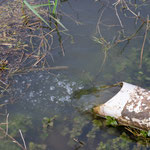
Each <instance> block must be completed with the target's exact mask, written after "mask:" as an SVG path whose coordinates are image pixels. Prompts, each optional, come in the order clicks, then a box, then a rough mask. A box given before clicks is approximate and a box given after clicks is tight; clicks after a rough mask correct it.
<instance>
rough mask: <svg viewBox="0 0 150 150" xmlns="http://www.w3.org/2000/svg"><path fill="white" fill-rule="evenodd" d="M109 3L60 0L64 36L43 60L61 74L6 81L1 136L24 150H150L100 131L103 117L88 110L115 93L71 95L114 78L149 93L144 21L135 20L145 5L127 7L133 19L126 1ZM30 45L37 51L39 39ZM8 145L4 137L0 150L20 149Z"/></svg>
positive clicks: (115, 131) (125, 136) (122, 134)
mask: <svg viewBox="0 0 150 150" xmlns="http://www.w3.org/2000/svg"><path fill="white" fill-rule="evenodd" d="M115 2H116V0H113V1H111V0H95V1H94V0H70V1H67V0H64V1H61V2H60V6H59V7H60V8H59V9H58V10H59V13H62V14H63V16H62V17H61V18H60V21H61V23H62V24H63V25H64V26H65V27H66V28H67V29H68V31H66V32H60V33H59V34H58V33H55V34H54V35H53V36H54V39H53V40H54V41H53V45H52V49H51V54H52V56H48V57H47V62H48V63H49V64H50V66H51V67H55V66H67V69H58V70H48V71H31V72H28V73H20V74H15V75H14V76H12V77H11V78H10V80H11V91H10V93H11V94H10V95H9V96H6V97H4V98H2V99H3V101H5V103H7V102H8V101H11V102H12V103H13V104H8V105H6V106H5V107H4V108H3V109H2V112H3V113H4V112H5V113H7V119H8V122H9V125H8V133H9V134H10V135H11V136H12V137H14V138H15V139H16V141H18V142H19V143H20V144H21V145H23V147H24V141H25V145H26V146H27V149H30V150H105V149H106V150H107V149H108V150H109V149H110V150H113V149H114V150H117V149H118V150H121V149H122V150H124V149H125V150H126V149H149V147H148V146H147V145H145V143H144V142H143V141H141V140H139V141H138V140H137V139H136V138H134V137H133V135H131V133H129V132H128V131H127V130H125V129H124V128H123V127H117V128H115V127H111V126H106V121H105V120H104V119H102V118H99V119H96V118H94V116H93V115H92V114H91V109H92V107H93V106H95V105H98V104H101V103H104V102H106V101H107V100H109V99H110V98H111V97H112V96H113V95H115V94H116V92H117V91H118V90H119V89H118V88H109V89H106V90H102V91H100V92H91V93H90V92H89V93H88V94H87V93H86V94H84V93H80V92H79V93H78V94H79V95H77V96H76V97H74V96H73V95H74V93H75V92H76V91H80V90H81V89H90V88H93V87H101V86H105V85H106V86H107V85H108V86H109V85H113V84H115V83H117V82H121V81H125V82H129V83H132V84H135V85H139V86H142V87H143V88H147V89H149V88H150V77H149V73H150V70H149V65H150V59H149V42H150V41H149V33H148V32H147V31H148V29H147V30H146V23H145V24H144V23H143V22H142V20H143V18H144V19H145V20H146V19H147V18H148V17H147V15H148V13H149V8H150V4H149V3H148V2H147V1H142V0H138V1H135V2H134V3H132V5H131V3H130V2H129V3H127V4H128V6H129V7H130V10H132V11H133V12H135V13H136V14H139V13H140V16H142V17H139V18H136V17H135V16H134V14H133V13H132V12H131V11H129V10H126V9H125V8H123V7H125V6H124V5H125V4H126V3H124V4H122V5H121V4H118V5H117V4H116V9H115V5H113V4H114V3H115ZM117 14H118V15H119V17H118V16H117ZM121 26H122V27H123V28H122V27H121ZM43 30H48V29H43ZM145 33H147V36H146V41H145V43H144V42H143V41H144V37H145ZM33 41H34V46H35V47H38V45H39V41H38V40H37V41H36V40H33ZM27 42H29V41H27ZM49 42H50V41H49ZM143 43H144V44H143ZM142 45H144V47H143V50H144V53H143V57H142V62H140V56H141V50H142ZM62 47H63V48H62ZM28 50H32V47H28ZM63 50H64V53H63ZM63 54H64V55H65V56H63ZM140 64H141V67H140ZM27 65H28V64H27ZM82 94H83V95H82ZM6 111H7V112H6ZM8 114H9V116H8ZM3 119H4V120H5V119H6V115H5V116H3V117H2V118H1V121H3ZM7 119H6V120H7ZM19 131H20V132H19ZM21 133H22V134H21ZM21 135H22V136H21ZM12 141H14V140H12V139H11V140H10V139H9V138H3V140H2V141H1V142H0V149H3V150H19V149H21V148H20V147H19V146H18V144H16V142H14V143H13V142H12Z"/></svg>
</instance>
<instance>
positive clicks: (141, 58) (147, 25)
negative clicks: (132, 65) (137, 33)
mask: <svg viewBox="0 0 150 150" xmlns="http://www.w3.org/2000/svg"><path fill="white" fill-rule="evenodd" d="M148 28H149V15H148V16H147V24H146V29H145V35H144V40H143V44H142V48H141V55H140V65H139V68H141V67H142V60H143V51H144V46H145V41H146V37H147V31H148Z"/></svg>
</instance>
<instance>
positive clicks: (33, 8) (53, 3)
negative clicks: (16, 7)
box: [23, 0, 68, 31]
mask: <svg viewBox="0 0 150 150" xmlns="http://www.w3.org/2000/svg"><path fill="white" fill-rule="evenodd" d="M23 2H24V4H25V5H26V6H27V7H28V8H29V9H30V10H31V11H32V12H33V13H34V14H35V15H36V16H37V17H38V18H40V20H42V21H43V22H44V23H45V24H46V25H47V26H48V27H49V28H52V27H51V26H50V24H49V23H48V22H47V21H46V20H45V19H44V18H43V17H42V16H41V15H40V14H39V13H38V11H37V10H36V8H39V7H44V6H48V7H49V11H50V14H49V17H50V18H51V19H53V20H54V21H55V22H56V23H58V24H59V25H60V26H61V27H62V28H63V29H65V31H67V30H68V29H67V28H66V27H65V26H64V25H63V24H62V23H61V22H60V21H59V19H57V18H56V17H54V15H55V16H56V9H57V5H58V0H55V2H53V1H50V0H48V4H39V5H30V4H29V3H28V2H27V1H26V0H24V1H23ZM52 6H53V11H52V14H53V15H51V7H52Z"/></svg>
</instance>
